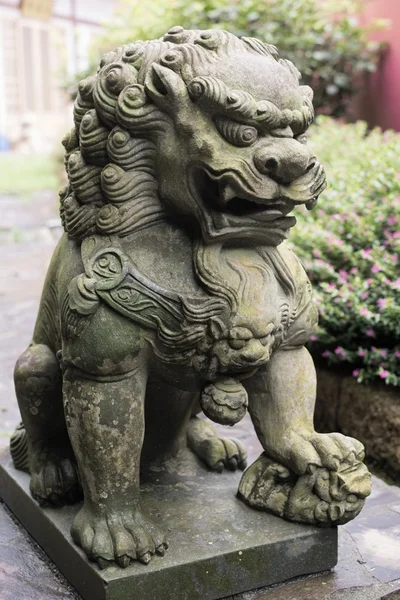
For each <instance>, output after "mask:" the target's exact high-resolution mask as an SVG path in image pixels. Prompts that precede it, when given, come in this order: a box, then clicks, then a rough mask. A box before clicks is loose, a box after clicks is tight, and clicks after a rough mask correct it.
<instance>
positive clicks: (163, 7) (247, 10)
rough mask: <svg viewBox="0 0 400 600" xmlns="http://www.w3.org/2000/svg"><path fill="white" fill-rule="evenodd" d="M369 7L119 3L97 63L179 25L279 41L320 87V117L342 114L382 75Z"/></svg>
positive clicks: (346, 3) (209, 0) (162, 0)
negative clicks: (368, 80)
mask: <svg viewBox="0 0 400 600" xmlns="http://www.w3.org/2000/svg"><path fill="white" fill-rule="evenodd" d="M362 4H363V2H362V1H361V0H324V1H322V0H279V2H278V1H277V0H197V1H192V0H153V2H151V3H149V2H147V3H146V2H145V3H143V2H142V1H141V0H122V1H121V0H120V3H119V8H118V10H117V13H116V15H115V17H114V19H113V20H111V22H110V23H109V24H108V26H107V28H106V31H105V33H104V34H103V35H102V36H101V37H99V38H97V39H96V40H95V43H94V45H93V48H95V49H96V50H95V53H96V56H93V64H94V65H96V66H97V64H98V62H99V54H100V53H102V52H105V51H108V50H111V49H113V48H115V47H116V46H119V45H120V44H124V43H127V42H131V41H134V40H139V39H143V40H144V39H152V38H158V37H160V36H162V35H163V34H164V33H165V32H166V31H168V29H170V28H171V27H172V26H173V25H178V24H179V25H182V26H184V27H185V28H186V29H210V28H215V27H217V28H222V29H227V30H229V31H231V32H232V33H235V34H236V35H239V36H242V35H246V36H253V37H257V38H259V39H261V40H264V41H266V42H269V43H272V44H275V45H276V46H277V47H278V48H279V51H280V53H281V55H282V57H283V58H288V59H289V60H291V61H293V62H294V64H295V65H296V67H297V68H298V69H299V70H300V71H301V73H302V74H303V81H304V83H306V84H309V85H311V86H312V87H313V89H314V93H315V101H314V105H315V107H316V110H317V112H321V113H325V114H330V115H335V116H339V115H342V114H344V112H345V111H346V108H347V106H348V104H349V101H350V100H351V98H352V97H353V96H354V94H355V93H356V92H357V91H358V89H359V87H360V85H361V84H362V81H363V77H362V75H363V74H365V73H368V72H370V71H374V70H375V66H376V61H377V57H378V53H379V52H378V50H379V45H378V44H376V43H374V42H371V41H368V37H367V34H368V30H367V29H366V28H363V27H362V26H361V25H360V24H359V16H360V13H361V10H362ZM382 23H383V22H378V21H376V22H375V23H374V25H373V26H374V27H377V26H379V25H380V24H382ZM93 68H94V67H93ZM93 68H92V69H91V70H93ZM80 75H83V74H82V73H81V74H80Z"/></svg>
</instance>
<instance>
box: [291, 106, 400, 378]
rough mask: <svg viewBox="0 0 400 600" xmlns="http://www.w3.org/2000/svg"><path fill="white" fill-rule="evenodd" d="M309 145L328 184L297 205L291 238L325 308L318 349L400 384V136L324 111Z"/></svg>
mask: <svg viewBox="0 0 400 600" xmlns="http://www.w3.org/2000/svg"><path fill="white" fill-rule="evenodd" d="M309 145H310V146H311V147H312V149H313V150H314V151H315V154H316V156H317V157H318V160H319V161H320V162H321V163H322V164H323V165H324V166H325V168H326V173H327V180H328V187H327V189H326V190H325V191H324V192H323V194H322V195H321V198H320V200H319V203H318V206H317V207H316V208H315V209H314V210H313V211H311V212H308V211H305V210H302V209H300V208H298V209H297V211H296V217H298V224H297V225H296V227H294V228H293V229H292V231H291V234H290V237H289V240H290V243H291V244H293V247H294V250H295V252H296V254H297V255H298V256H299V258H300V259H301V260H302V262H303V264H304V266H305V267H306V270H307V272H308V275H309V277H310V279H311V282H312V284H313V290H314V297H315V299H316V301H317V305H318V311H319V329H318V331H317V332H316V334H315V335H314V336H313V337H312V340H311V343H310V350H311V352H312V354H313V356H314V358H315V359H316V360H317V361H318V362H320V363H321V362H323V363H325V364H328V365H332V364H333V365H340V367H341V369H343V368H344V367H347V368H348V369H351V371H350V372H352V374H353V376H354V377H355V378H356V379H357V380H358V381H359V382H363V381H366V382H368V381H374V380H375V381H376V380H377V381H384V382H385V383H387V384H391V385H396V386H400V168H399V155H400V135H398V134H397V133H394V132H393V131H385V132H382V131H381V130H380V129H374V130H372V131H369V132H368V130H367V124H366V123H363V122H361V121H359V122H358V123H355V124H343V123H342V124H341V123H338V122H337V121H335V120H334V119H329V118H326V117H322V116H321V117H319V118H318V119H317V123H316V125H314V126H313V127H312V129H311V130H310V135H309ZM344 148H346V149H348V150H347V151H345V152H344V151H343V149H344Z"/></svg>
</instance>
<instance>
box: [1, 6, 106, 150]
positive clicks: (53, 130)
mask: <svg viewBox="0 0 400 600" xmlns="http://www.w3.org/2000/svg"><path fill="white" fill-rule="evenodd" d="M41 1H42V2H43V3H44V4H46V3H48V5H49V7H50V11H49V18H39V17H38V15H37V14H36V15H35V16H28V15H26V14H24V13H23V10H21V8H20V6H21V2H20V0H0V138H6V139H7V140H8V141H9V144H10V146H11V148H12V149H15V150H19V151H26V152H48V151H52V150H54V148H55V147H56V145H58V144H59V140H60V139H61V138H62V137H63V135H64V133H65V131H67V130H68V128H70V127H71V125H72V107H71V102H70V101H69V98H68V96H67V94H66V93H65V92H64V91H63V89H62V84H63V82H64V81H65V78H66V76H68V77H73V75H74V74H75V73H77V72H78V71H80V70H82V69H84V68H85V67H86V66H87V64H88V49H89V46H90V43H91V40H92V38H93V36H94V35H95V34H97V33H98V32H99V31H100V30H101V27H102V23H103V22H105V21H106V20H107V19H108V18H109V17H110V15H111V14H112V11H113V9H114V5H115V0H41ZM42 6H43V5H42ZM0 147H1V144H0Z"/></svg>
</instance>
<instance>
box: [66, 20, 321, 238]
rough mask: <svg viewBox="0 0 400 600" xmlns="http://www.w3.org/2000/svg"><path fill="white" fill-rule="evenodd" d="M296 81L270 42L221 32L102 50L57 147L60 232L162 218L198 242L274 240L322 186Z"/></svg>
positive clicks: (305, 102) (307, 107)
mask: <svg viewBox="0 0 400 600" xmlns="http://www.w3.org/2000/svg"><path fill="white" fill-rule="evenodd" d="M299 77H300V75H299V72H298V71H297V69H296V68H295V67H294V66H293V65H292V63H290V62H288V61H285V60H282V59H280V58H279V56H278V52H277V50H276V48H275V47H274V46H271V45H269V44H264V43H262V42H260V41H258V40H256V39H253V38H241V39H239V38H237V37H236V36H234V35H232V34H230V33H228V32H226V31H220V30H209V31H186V30H184V29H183V28H182V27H174V28H172V29H171V30H170V31H169V32H168V33H167V34H166V35H165V36H164V37H163V38H162V39H161V40H155V41H150V42H137V43H132V44H128V45H126V46H122V47H120V48H117V49H116V50H115V51H114V52H111V53H109V54H107V55H106V56H105V57H104V58H103V60H102V62H101V64H100V68H99V71H98V73H97V75H95V76H93V77H89V78H88V79H86V80H84V81H82V82H81V83H80V84H79V94H78V97H77V99H76V102H75V108H74V119H75V129H74V130H73V131H72V132H71V133H70V134H69V135H68V136H66V138H65V139H64V142H63V143H64V146H65V148H66V167H67V172H68V176H69V186H68V187H67V188H66V189H65V190H64V191H63V192H62V193H61V217H62V220H63V223H64V226H65V229H66V231H67V232H68V233H69V235H70V236H71V237H75V238H78V239H82V238H83V237H86V236H87V235H90V234H92V233H103V234H118V235H119V236H126V235H129V234H130V233H132V232H133V231H135V230H138V229H142V228H144V227H147V226H148V225H149V224H151V223H154V222H155V221H157V220H160V219H163V218H165V215H166V213H169V214H172V215H174V216H178V217H179V218H180V219H181V220H183V221H184V222H187V223H188V224H189V226H191V227H192V228H193V227H194V228H195V229H196V230H198V231H199V232H200V233H201V236H202V237H203V240H204V241H205V242H206V243H211V242H213V241H220V240H230V239H233V240H242V241H243V240H246V239H249V240H251V241H252V243H254V242H258V243H261V244H269V245H277V244H279V243H280V242H282V241H283V239H284V238H285V237H286V232H287V230H288V229H289V228H290V227H291V226H293V225H294V223H295V219H294V218H293V217H291V216H288V214H289V213H290V212H291V211H292V209H293V208H294V206H295V205H296V204H306V205H307V207H308V208H312V207H313V206H315V203H316V201H317V198H318V195H319V194H320V193H321V191H322V190H323V189H324V187H325V174H324V170H323V168H322V166H321V165H320V164H319V163H318V162H317V160H316V158H315V156H314V155H313V154H312V152H311V151H310V150H309V148H308V147H307V145H306V137H305V132H306V130H307V128H308V126H309V125H310V123H311V122H312V119H313V109H312V91H311V89H310V88H309V87H307V86H300V85H299Z"/></svg>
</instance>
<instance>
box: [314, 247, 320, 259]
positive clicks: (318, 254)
mask: <svg viewBox="0 0 400 600" xmlns="http://www.w3.org/2000/svg"><path fill="white" fill-rule="evenodd" d="M312 255H313V256H314V257H315V258H321V252H320V251H319V250H317V249H316V248H314V250H313V251H312Z"/></svg>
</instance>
